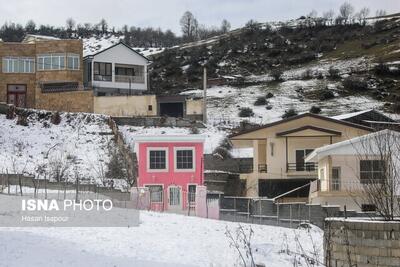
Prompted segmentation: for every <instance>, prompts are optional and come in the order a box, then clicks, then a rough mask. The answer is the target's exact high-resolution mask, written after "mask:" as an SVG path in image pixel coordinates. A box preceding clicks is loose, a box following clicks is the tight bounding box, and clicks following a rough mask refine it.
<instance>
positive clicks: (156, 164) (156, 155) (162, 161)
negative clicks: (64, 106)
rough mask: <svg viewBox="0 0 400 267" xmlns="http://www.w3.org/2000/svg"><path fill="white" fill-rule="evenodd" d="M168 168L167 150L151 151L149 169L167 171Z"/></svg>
mask: <svg viewBox="0 0 400 267" xmlns="http://www.w3.org/2000/svg"><path fill="white" fill-rule="evenodd" d="M166 168H167V152H166V150H150V152H149V169H150V170H165V169H166Z"/></svg>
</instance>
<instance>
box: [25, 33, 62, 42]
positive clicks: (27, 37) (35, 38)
mask: <svg viewBox="0 0 400 267" xmlns="http://www.w3.org/2000/svg"><path fill="white" fill-rule="evenodd" d="M38 40H39V41H43V40H49V41H50V40H61V39H60V38H58V37H54V36H49V35H40V34H26V35H25V36H24V39H22V43H32V42H35V41H38Z"/></svg>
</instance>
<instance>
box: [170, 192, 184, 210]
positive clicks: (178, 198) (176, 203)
mask: <svg viewBox="0 0 400 267" xmlns="http://www.w3.org/2000/svg"><path fill="white" fill-rule="evenodd" d="M181 193H182V192H181V188H180V187H178V186H170V187H169V193H168V206H169V207H168V209H169V210H172V211H181V210H182V195H181Z"/></svg>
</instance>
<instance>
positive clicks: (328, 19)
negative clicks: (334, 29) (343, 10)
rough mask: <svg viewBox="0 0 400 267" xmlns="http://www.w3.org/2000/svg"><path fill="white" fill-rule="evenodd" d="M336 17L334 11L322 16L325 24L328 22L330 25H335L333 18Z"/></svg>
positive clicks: (331, 10)
mask: <svg viewBox="0 0 400 267" xmlns="http://www.w3.org/2000/svg"><path fill="white" fill-rule="evenodd" d="M334 16H335V11H333V9H330V10H328V11H326V12H324V13H323V14H322V17H323V19H324V20H325V22H328V23H329V25H332V24H333V18H334Z"/></svg>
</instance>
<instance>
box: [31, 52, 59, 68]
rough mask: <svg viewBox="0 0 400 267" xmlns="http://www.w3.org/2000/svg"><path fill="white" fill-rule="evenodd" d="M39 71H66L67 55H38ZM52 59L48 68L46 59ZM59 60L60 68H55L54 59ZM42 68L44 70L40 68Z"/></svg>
mask: <svg viewBox="0 0 400 267" xmlns="http://www.w3.org/2000/svg"><path fill="white" fill-rule="evenodd" d="M36 58H37V70H38V71H53V70H65V69H67V64H66V63H67V62H66V59H67V57H66V53H53V54H39V55H37V57H36ZM46 58H47V59H48V58H49V59H50V67H49V68H46V66H47V65H45V63H44V62H45V59H46ZM56 58H58V68H53V66H54V65H53V59H56ZM61 59H63V60H64V66H61ZM40 66H42V68H41V67H40Z"/></svg>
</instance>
